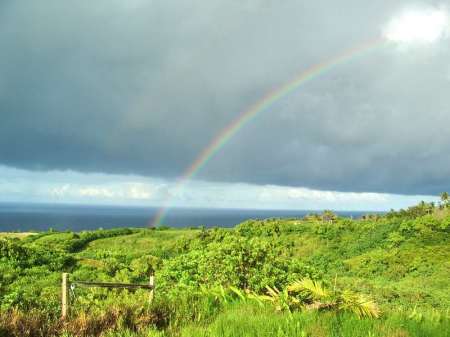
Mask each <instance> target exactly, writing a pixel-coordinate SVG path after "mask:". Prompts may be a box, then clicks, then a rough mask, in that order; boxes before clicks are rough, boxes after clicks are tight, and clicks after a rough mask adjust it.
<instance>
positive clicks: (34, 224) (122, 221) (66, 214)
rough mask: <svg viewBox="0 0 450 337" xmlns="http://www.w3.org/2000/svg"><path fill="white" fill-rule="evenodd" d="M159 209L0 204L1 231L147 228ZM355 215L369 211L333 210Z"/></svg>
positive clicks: (191, 220)
mask: <svg viewBox="0 0 450 337" xmlns="http://www.w3.org/2000/svg"><path fill="white" fill-rule="evenodd" d="M157 211H158V208H149V207H118V206H84V205H83V206H80V205H60V204H56V205H55V204H20V203H0V232H10V231H21V232H24V231H45V230H48V229H50V228H52V229H54V230H60V231H62V230H72V231H81V230H90V229H99V228H104V229H106V228H115V227H146V226H149V225H150V224H151V223H152V220H153V218H154V216H155V214H156V213H157ZM311 212H313V211H308V210H249V209H200V208H174V209H171V210H170V211H169V212H168V214H167V216H166V217H165V219H164V222H163V224H164V225H166V226H170V227H178V228H180V227H191V226H205V227H216V226H217V227H233V226H235V225H237V224H239V223H241V222H242V221H245V220H248V219H267V218H297V217H303V216H305V215H306V214H308V213H311ZM336 213H337V214H339V215H341V216H346V217H353V218H358V217H361V216H362V215H363V214H366V213H368V212H356V211H355V212H352V211H348V212H336Z"/></svg>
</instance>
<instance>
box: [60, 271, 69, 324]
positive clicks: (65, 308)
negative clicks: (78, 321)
mask: <svg viewBox="0 0 450 337" xmlns="http://www.w3.org/2000/svg"><path fill="white" fill-rule="evenodd" d="M61 291H62V293H61V318H62V319H65V318H66V317H67V314H68V312H69V274H68V273H63V274H62V286H61Z"/></svg>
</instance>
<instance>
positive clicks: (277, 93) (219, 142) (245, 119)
mask: <svg viewBox="0 0 450 337" xmlns="http://www.w3.org/2000/svg"><path fill="white" fill-rule="evenodd" d="M384 45H386V40H385V39H381V38H377V39H374V40H370V41H368V42H365V43H363V44H360V45H357V46H355V47H353V48H351V49H349V50H346V51H344V52H342V53H340V54H338V55H336V56H335V57H333V58H331V59H328V60H326V61H324V62H321V63H317V64H315V65H313V66H312V67H310V68H308V69H307V70H305V71H303V72H302V73H300V74H299V75H297V76H296V77H294V78H293V79H292V80H291V81H289V82H287V83H285V84H284V85H282V86H281V87H279V88H277V89H275V90H272V91H269V92H268V93H267V94H266V95H265V96H263V97H262V98H261V99H260V100H259V101H257V102H256V103H254V104H253V105H251V106H250V107H249V108H248V109H246V110H244V111H243V112H242V113H240V114H239V116H238V117H237V118H235V119H234V120H233V121H232V122H231V123H230V124H228V125H227V126H226V127H225V128H223V129H222V131H221V132H220V133H219V134H218V135H217V136H216V137H215V138H214V139H213V140H212V141H211V142H210V143H209V144H208V146H206V147H205V148H204V149H203V151H202V152H201V153H200V155H199V156H198V157H197V158H196V159H195V160H194V162H193V163H192V164H191V165H190V166H189V167H188V168H187V170H185V172H184V173H183V174H182V175H181V177H180V178H179V179H178V180H177V183H176V189H180V188H182V187H183V186H184V185H185V184H186V183H187V182H188V181H189V180H190V179H191V178H192V177H194V176H195V175H196V174H197V173H198V172H199V171H200V170H201V169H202V168H203V167H204V166H205V165H206V164H207V163H208V162H209V161H210V160H211V159H212V158H213V157H214V155H216V154H217V152H219V151H220V150H221V149H222V148H223V147H224V146H225V145H226V144H227V143H228V142H229V140H230V139H231V138H233V136H234V135H235V134H236V133H238V132H239V130H241V129H242V128H243V127H244V126H245V125H247V124H248V123H250V122H251V121H252V120H254V119H255V118H256V117H257V116H258V115H259V114H260V113H261V112H263V111H264V110H266V109H267V108H268V107H270V106H271V105H273V104H274V103H275V102H277V101H278V100H280V99H282V98H283V97H285V96H287V95H289V94H290V93H292V92H293V91H295V90H296V89H297V88H298V87H300V86H301V85H303V84H305V83H307V82H309V81H311V80H313V79H316V78H317V77H320V76H321V75H323V74H325V73H327V72H329V71H330V70H332V69H334V68H335V67H337V66H339V65H341V64H343V63H347V62H349V61H351V60H353V59H355V58H357V57H361V56H363V55H365V54H367V53H369V52H371V51H373V50H376V49H378V48H380V47H382V46H384ZM170 207H171V200H170V199H168V200H166V202H165V203H164V206H163V207H161V208H160V209H159V211H158V212H157V214H156V215H155V217H154V219H153V222H152V226H154V227H156V226H159V225H160V224H161V223H162V221H163V220H164V217H165V215H166V214H167V211H168V210H169V209H170Z"/></svg>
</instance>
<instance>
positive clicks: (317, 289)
mask: <svg viewBox="0 0 450 337" xmlns="http://www.w3.org/2000/svg"><path fill="white" fill-rule="evenodd" d="M287 291H288V292H307V293H308V294H309V295H311V297H313V298H315V299H321V298H326V297H328V296H329V292H328V291H327V290H326V289H325V287H324V286H323V285H322V283H320V282H316V281H313V280H311V279H309V278H304V279H302V280H297V281H295V282H293V283H291V284H290V285H289V286H288V287H287Z"/></svg>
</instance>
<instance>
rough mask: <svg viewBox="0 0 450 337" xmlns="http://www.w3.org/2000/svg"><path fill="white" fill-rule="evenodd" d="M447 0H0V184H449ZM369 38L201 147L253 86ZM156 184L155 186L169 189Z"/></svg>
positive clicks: (68, 194) (262, 199)
mask: <svg viewBox="0 0 450 337" xmlns="http://www.w3.org/2000/svg"><path fill="white" fill-rule="evenodd" d="M449 5H450V4H449V3H448V0H441V1H438V0H436V1H431V0H430V1H412V0H408V1H406V0H405V1H403V0H380V1H371V2H367V1H363V2H362V1H360V0H343V1H339V2H333V1H329V0H315V1H297V0H284V1H274V0H243V1H225V0H208V1H204V0H176V1H168V0H127V1H122V0H97V1H94V2H93V1H72V2H69V1H59V0H41V1H32V2H29V1H15V0H6V1H1V2H0V50H1V57H0V201H24V202H62V203H91V204H92V203H99V204H123V205H151V206H158V205H162V204H167V203H168V202H169V203H170V204H172V205H175V206H187V207H189V206H195V207H246V208H299V209H323V208H334V209H365V210H371V209H373V210H380V209H389V208H391V207H393V208H398V207H404V206H406V205H409V204H411V203H414V202H416V201H418V200H422V199H424V200H433V197H432V196H433V195H437V194H439V193H440V192H442V191H444V190H450V179H449V177H450V133H449V125H450V61H449V60H450V28H449V27H450V25H449V17H450V16H449V8H450V7H449ZM376 38H381V39H384V41H385V43H384V44H383V46H382V47H379V48H373V49H372V50H371V51H369V52H367V53H364V55H361V56H360V57H357V58H352V59H351V60H348V61H347V62H344V63H342V64H339V65H338V66H335V67H332V68H331V69H330V70H328V71H326V72H325V73H323V74H322V75H321V76H320V77H317V78H314V79H313V80H311V81H308V82H307V83H305V84H304V85H302V86H300V87H298V88H297V89H296V90H295V91H294V92H292V93H291V94H289V95H287V96H284V97H282V99H280V100H278V101H276V102H275V103H274V104H273V105H271V106H270V107H268V108H267V109H265V110H264V111H263V112H261V113H260V114H258V116H257V118H255V119H253V120H252V121H251V122H250V123H248V124H247V125H245V126H244V127H243V128H242V129H241V130H239V132H237V133H236V134H235V135H234V136H233V137H232V138H231V139H230V141H229V142H227V143H226V144H225V145H224V146H223V147H222V148H221V149H220V151H218V152H217V153H215V155H214V157H212V158H211V160H210V161H209V162H208V163H206V165H204V167H202V169H201V170H199V171H198V172H197V174H196V175H195V176H194V177H192V181H190V182H189V183H186V184H181V185H180V184H179V178H180V177H181V176H182V175H183V174H184V172H185V171H186V169H187V168H188V167H189V166H190V165H191V163H192V162H193V161H194V160H195V159H196V158H197V157H198V156H199V154H200V153H201V152H202V150H203V149H204V148H205V147H206V146H207V145H208V144H209V143H210V142H211V141H212V140H213V139H215V137H216V136H217V135H218V134H219V133H220V131H221V130H222V129H224V128H225V127H227V125H229V124H230V123H232V122H233V120H235V119H236V118H238V117H239V115H240V114H241V113H242V112H243V111H246V110H247V109H248V107H249V106H252V104H254V103H255V102H257V101H259V100H260V99H261V98H262V97H264V96H265V95H266V94H267V93H268V92H270V91H272V90H274V89H276V88H279V87H280V86H282V85H283V84H285V83H288V82H289V81H290V80H292V79H293V78H295V77H297V76H298V75H299V74H301V73H302V72H303V71H306V70H308V69H309V68H310V67H311V66H313V65H314V64H317V63H320V62H323V61H326V60H330V59H333V57H334V56H335V55H338V54H340V53H341V52H342V51H345V50H348V49H350V48H352V47H354V46H355V45H358V44H361V43H365V42H367V41H369V40H372V39H376ZM168 200H169V201H168Z"/></svg>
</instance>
